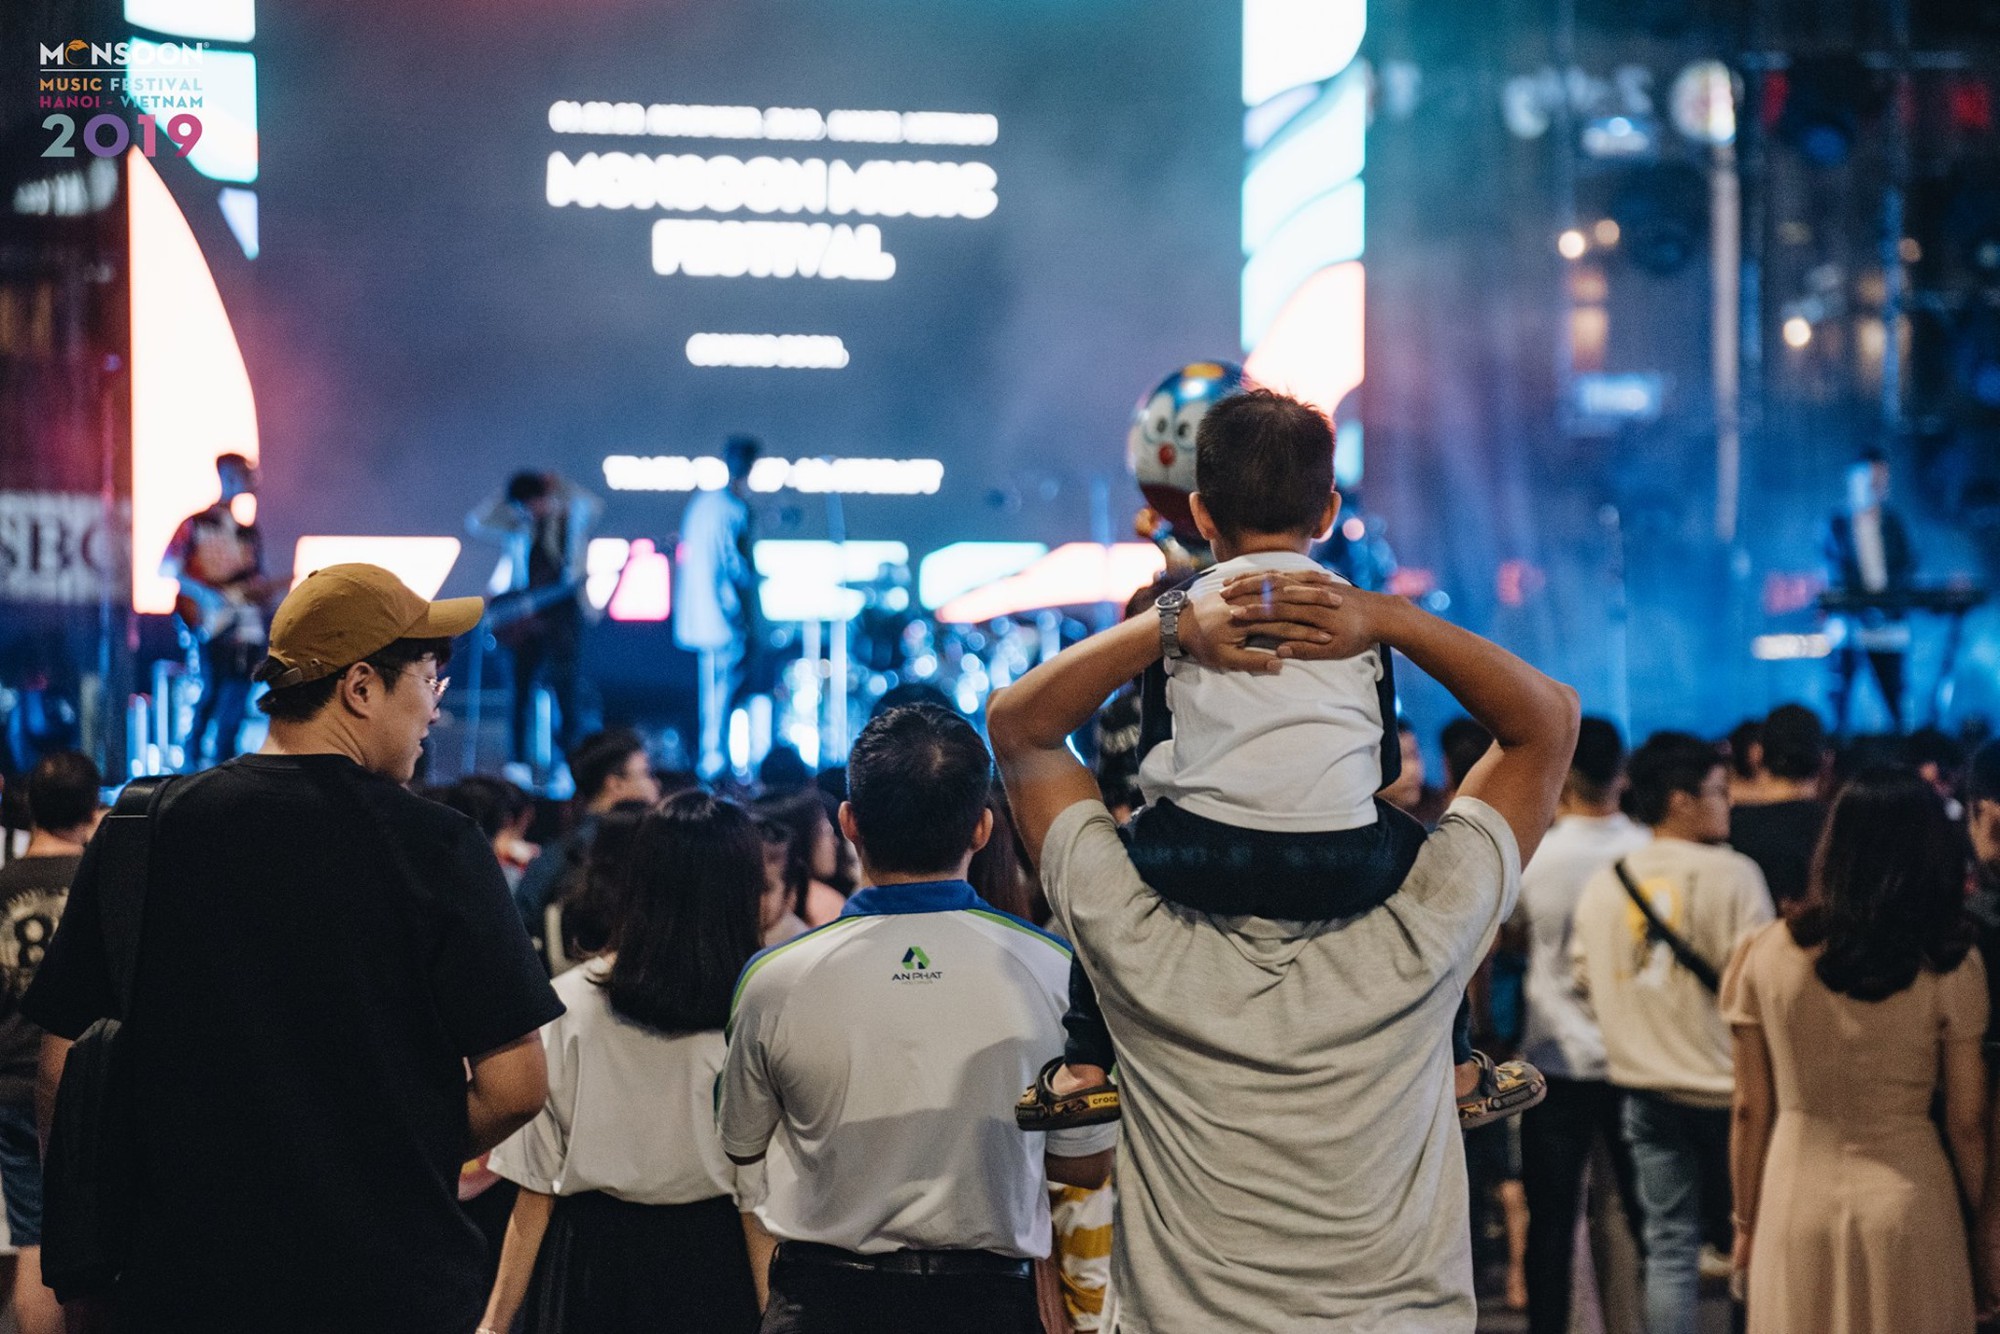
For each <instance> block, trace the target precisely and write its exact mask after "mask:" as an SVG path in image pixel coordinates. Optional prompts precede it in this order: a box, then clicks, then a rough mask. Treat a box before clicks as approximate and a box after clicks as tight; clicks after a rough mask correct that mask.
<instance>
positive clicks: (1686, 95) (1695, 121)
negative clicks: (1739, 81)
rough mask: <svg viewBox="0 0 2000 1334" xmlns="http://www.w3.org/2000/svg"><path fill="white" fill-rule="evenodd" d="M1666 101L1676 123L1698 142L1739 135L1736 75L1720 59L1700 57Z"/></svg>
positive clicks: (1718, 141) (1717, 141) (1723, 140)
mask: <svg viewBox="0 0 2000 1334" xmlns="http://www.w3.org/2000/svg"><path fill="white" fill-rule="evenodd" d="M1667 100H1668V102H1669V104H1670V105H1671V106H1672V107H1673V113H1674V125H1675V126H1676V127H1678V128H1679V130H1680V132H1681V133H1682V134H1684V135H1686V136H1687V137H1688V138H1690V139H1692V140H1694V141H1695V142H1696V143H1702V144H1711V145H1714V144H1726V143H1729V142H1731V141H1732V140H1734V139H1735V138H1736V75H1735V74H1734V73H1733V72H1732V71H1731V70H1730V68H1729V66H1727V65H1725V64H1723V63H1722V62H1721V61H1720V60H1697V61H1696V62H1695V63H1693V64H1692V65H1689V66H1688V67H1687V68H1686V69H1684V70H1682V71H1681V72H1680V76H1679V77H1678V78H1676V79H1675V80H1674V86H1673V91H1672V92H1671V93H1669V94H1668V99H1667Z"/></svg>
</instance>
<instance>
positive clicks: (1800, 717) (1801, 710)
mask: <svg viewBox="0 0 2000 1334" xmlns="http://www.w3.org/2000/svg"><path fill="white" fill-rule="evenodd" d="M1757 740H1758V742H1759V744H1761V745H1762V746H1763V748H1764V772H1766V773H1768V774H1770V775H1771V776H1772V777H1773V778H1790V779H1806V778H1817V777H1819V774H1820V770H1821V768H1823V767H1824V766H1825V764H1826V726H1825V724H1823V723H1821V722H1820V720H1819V715H1818V714H1816V713H1814V712H1813V711H1812V710H1811V709H1809V708H1807V707H1806V706H1805V705H1803V704H1780V705H1779V706H1778V707H1777V708H1775V709H1773V710H1771V714H1770V716H1769V717H1768V718H1766V719H1764V726H1763V727H1762V728H1761V729H1760V730H1759V732H1758V736H1757Z"/></svg>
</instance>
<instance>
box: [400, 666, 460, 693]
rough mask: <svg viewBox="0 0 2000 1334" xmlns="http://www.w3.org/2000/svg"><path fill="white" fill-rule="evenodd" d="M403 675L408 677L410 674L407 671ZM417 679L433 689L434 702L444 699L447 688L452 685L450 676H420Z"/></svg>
mask: <svg viewBox="0 0 2000 1334" xmlns="http://www.w3.org/2000/svg"><path fill="white" fill-rule="evenodd" d="M401 675H404V676H407V675H409V673H408V672H407V671H406V672H403V673H401ZM417 679H418V680H419V681H422V682H423V683H424V684H425V685H427V686H429V687H430V688H431V698H432V699H434V700H439V699H443V698H444V692H445V687H446V686H449V685H450V684H451V678H450V677H449V676H419V677H418V678H417Z"/></svg>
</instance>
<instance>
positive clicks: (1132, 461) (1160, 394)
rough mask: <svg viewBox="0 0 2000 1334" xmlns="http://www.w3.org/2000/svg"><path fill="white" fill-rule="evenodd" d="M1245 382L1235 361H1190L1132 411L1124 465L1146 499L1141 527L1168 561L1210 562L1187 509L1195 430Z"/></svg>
mask: <svg viewBox="0 0 2000 1334" xmlns="http://www.w3.org/2000/svg"><path fill="white" fill-rule="evenodd" d="M1245 384H1246V381H1245V379H1244V376H1243V368H1242V367H1241V366H1238V365H1236V364H1235V363H1233V362H1227V361H1196V362H1190V363H1189V364H1188V365H1185V366H1183V367H1181V368H1180V369H1179V370H1177V371H1175V372H1174V373H1173V374H1172V375H1169V376H1168V377H1167V378H1166V379H1164V380H1162V381H1160V383H1159V387H1158V388H1156V389H1154V390H1153V392H1152V393H1150V394H1148V395H1146V396H1145V397H1144V398H1142V399H1140V400H1139V406H1138V407H1137V408H1136V409H1135V410H1134V411H1133V413H1132V426H1131V429H1130V430H1128V431H1127V432H1126V433H1125V461H1126V464H1127V466H1129V467H1130V468H1131V469H1132V475H1133V477H1135V478H1137V479H1138V482H1139V490H1140V492H1141V494H1143V495H1144V496H1145V497H1146V508H1145V509H1144V510H1141V511H1140V512H1139V515H1138V521H1137V527H1138V530H1139V532H1140V535H1141V536H1144V537H1147V538H1150V539H1151V540H1153V541H1154V542H1157V543H1159V544H1160V547H1161V549H1162V550H1164V551H1166V553H1167V558H1168V560H1169V561H1170V562H1173V563H1176V564H1196V565H1200V564H1206V563H1207V562H1208V559H1209V556H1208V544H1207V543H1206V542H1204V541H1202V538H1201V534H1200V533H1199V532H1197V531H1195V526H1194V513H1193V511H1192V510H1190V509H1189V508H1188V496H1189V495H1190V494H1191V493H1192V492H1193V491H1194V489H1195V484H1194V442H1195V432H1196V430H1197V429H1198V428H1199V427H1200V426H1201V419H1202V417H1203V416H1205V415H1206V414H1207V412H1208V410H1209V408H1210V407H1212V406H1214V404H1215V403H1216V402H1217V401H1218V400H1220V399H1223V398H1227V397H1228V396H1229V395H1231V394H1233V393H1235V392H1236V391H1237V390H1239V389H1242V388H1243V387H1244V385H1245Z"/></svg>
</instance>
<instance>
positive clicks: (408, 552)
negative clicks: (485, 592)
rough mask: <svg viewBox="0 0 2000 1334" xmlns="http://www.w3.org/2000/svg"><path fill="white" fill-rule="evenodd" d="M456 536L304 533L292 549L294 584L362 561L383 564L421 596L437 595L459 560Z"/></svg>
mask: <svg viewBox="0 0 2000 1334" xmlns="http://www.w3.org/2000/svg"><path fill="white" fill-rule="evenodd" d="M458 552H459V541H458V539H457V538H455V537H351V536H345V535H342V536H325V535H317V536H312V537H302V538H300V539H299V541H298V545H297V546H296V547H294V548H293V549H292V587H293V588H297V587H298V586H299V581H300V580H302V579H304V578H305V577H306V576H307V575H309V574H311V573H312V572H313V571H314V570H323V569H325V568H326V567H327V566H329V565H349V564H353V563H355V562H357V561H358V562H361V563H363V564H368V565H380V566H381V567H382V568H383V569H385V570H387V571H389V573H391V574H393V575H395V576H396V577H397V578H398V579H401V580H402V581H403V582H404V583H405V584H408V585H409V586H410V590H411V591H412V592H414V593H415V594H416V595H417V596H418V597H424V598H434V597H436V596H437V591H438V590H439V589H440V588H443V587H444V581H445V580H446V579H447V578H448V577H450V575H451V567H452V566H454V565H456V564H457V563H458Z"/></svg>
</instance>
